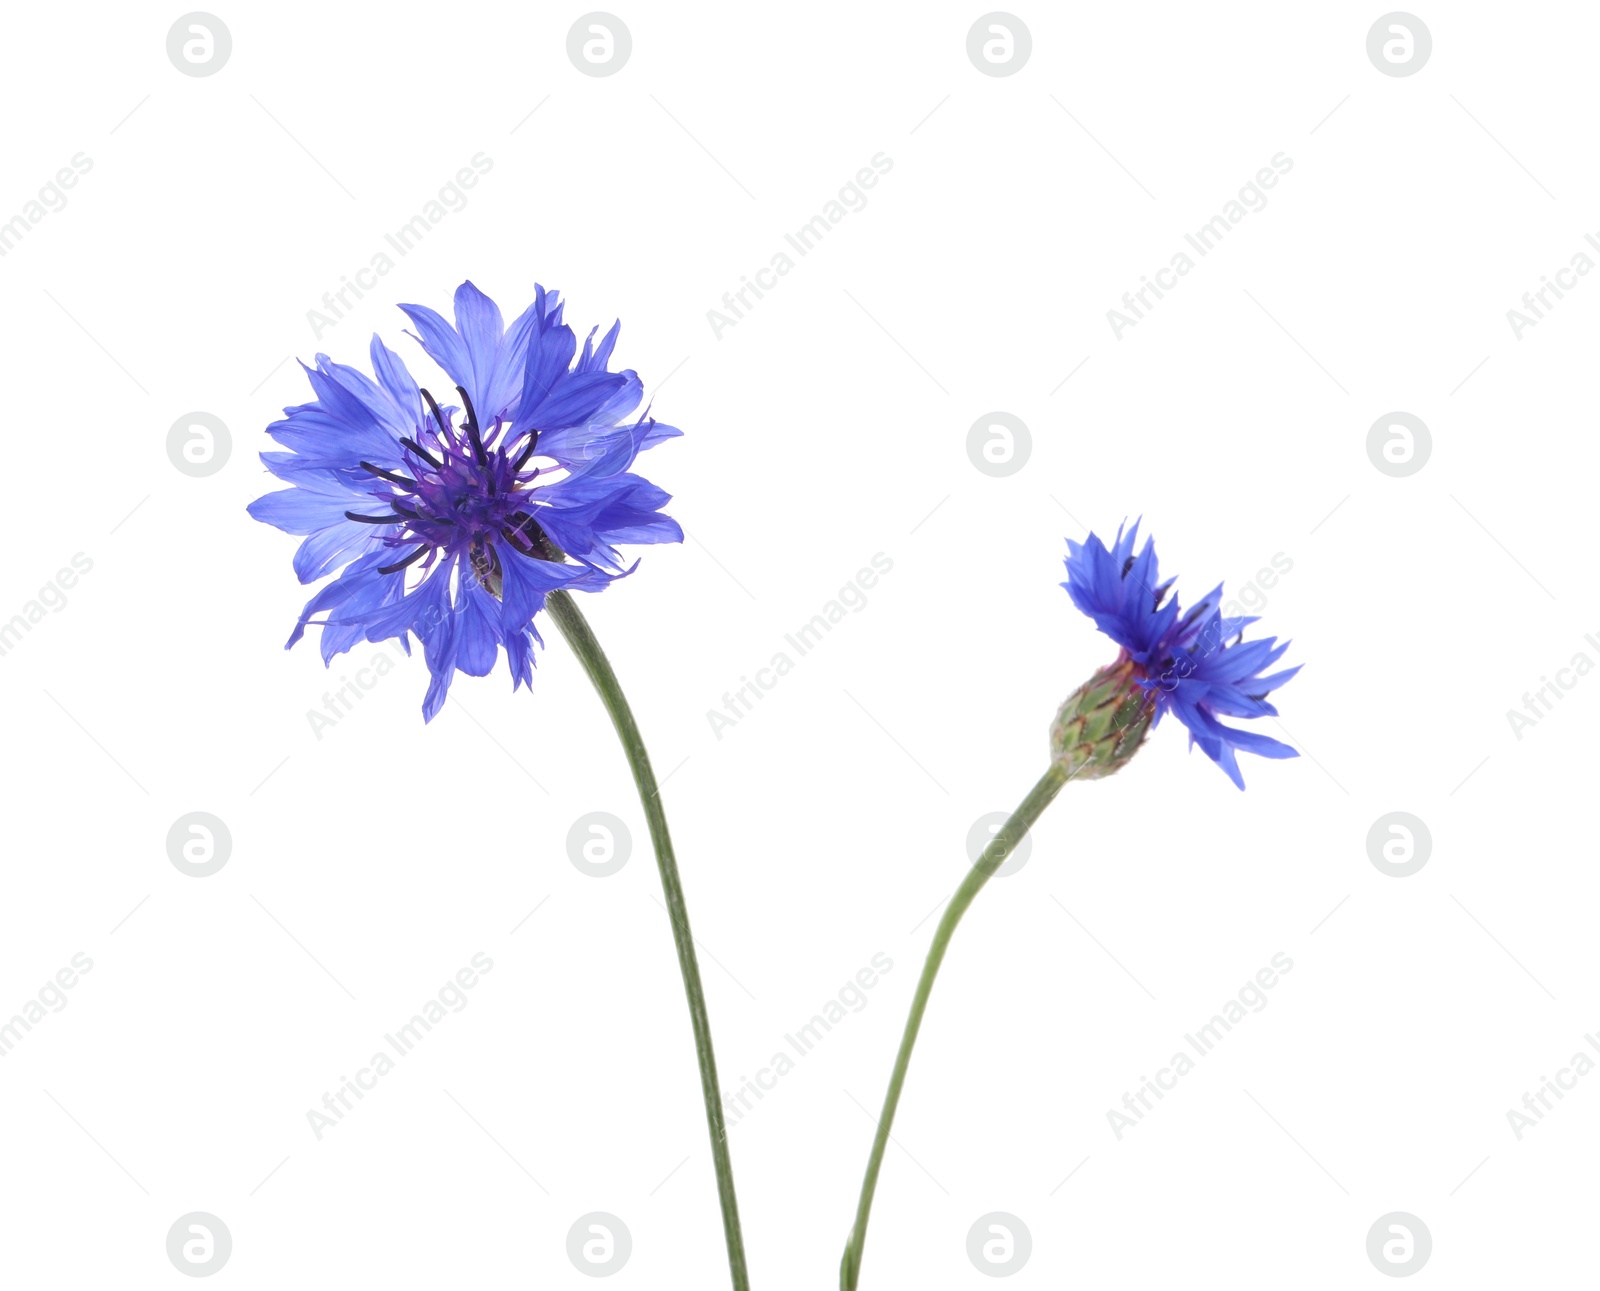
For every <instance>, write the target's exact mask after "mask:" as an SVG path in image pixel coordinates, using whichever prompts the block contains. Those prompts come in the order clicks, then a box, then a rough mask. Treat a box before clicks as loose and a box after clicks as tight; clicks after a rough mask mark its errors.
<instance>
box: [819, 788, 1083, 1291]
mask: <svg viewBox="0 0 1600 1291" xmlns="http://www.w3.org/2000/svg"><path fill="white" fill-rule="evenodd" d="M1066 782H1067V773H1066V772H1065V771H1063V770H1062V769H1061V767H1060V766H1058V765H1057V764H1056V763H1054V762H1052V763H1051V764H1050V767H1049V769H1048V770H1047V771H1046V772H1045V773H1044V774H1043V775H1042V776H1040V777H1039V782H1038V783H1037V784H1035V785H1034V786H1033V788H1032V789H1030V790H1028V796H1027V797H1026V798H1024V799H1023V800H1022V802H1021V803H1020V804H1019V805H1018V806H1017V809H1016V810H1015V811H1014V812H1012V813H1011V818H1010V819H1009V820H1007V821H1006V823H1005V824H1004V825H1002V826H1001V827H1000V829H999V830H998V831H997V832H996V834H995V836H994V838H993V839H992V840H990V843H989V846H988V847H986V848H984V849H983V855H982V856H980V857H979V858H978V860H977V863H976V864H975V865H973V867H972V869H971V870H969V871H968V873H967V876H966V878H964V879H962V881H961V886H960V887H958V888H957V889H956V891H955V895H954V896H952V897H951V898H950V904H949V905H947V906H946V907H945V910H944V917H943V918H941V919H940V920H939V926H938V928H937V929H935V931H934V934H933V945H931V946H929V947H928V959H927V962H926V963H925V964H923V966H922V976H921V977H920V978H918V979H917V993H916V994H915V995H913V996H912V997H911V1013H910V1015H909V1016H908V1017H907V1018H906V1029H905V1034H904V1035H902V1036H901V1037H900V1052H899V1053H898V1054H896V1055H895V1060H894V1073H893V1074H892V1075H891V1076H890V1077H889V1089H888V1092H887V1093H885V1094H884V1096H883V1115H881V1116H880V1117H879V1118H878V1133H877V1135H876V1136H875V1137H874V1138H873V1140H872V1155H871V1156H870V1157H868V1158H867V1174H866V1177H865V1178H864V1179H863V1180H862V1181H861V1200H860V1201H859V1202H857V1203H856V1222H855V1224H854V1226H853V1227H852V1228H851V1229H850V1237H849V1240H848V1241H846V1242H845V1247H844V1259H843V1260H841V1261H840V1263H839V1286H840V1289H841V1291H855V1288H856V1280H857V1279H858V1278H859V1277H860V1276H861V1251H862V1248H863V1247H864V1246H865V1245H866V1243H867V1217H868V1216H869V1215H870V1214H871V1213H872V1194H873V1193H874V1192H875V1191H876V1190H877V1187H878V1170H879V1168H880V1167H881V1166H882V1165H883V1153H884V1150H885V1149H886V1148H887V1147H888V1146H889V1130H890V1128H891V1127H892V1126H893V1125H894V1113H895V1108H896V1107H898V1106H899V1104H900V1090H901V1088H902V1087H903V1086H904V1085H905V1083H906V1069H907V1068H908V1067H910V1065H911V1050H912V1049H913V1048H914V1047H915V1046H916V1043H917V1032H918V1031H920V1030H921V1029H922V1015H923V1013H924V1011H926V1009H927V1007H928V996H929V995H930V994H932V992H933V979H934V978H935V977H937V976H938V975H939V965H940V964H942V963H944V952H945V951H946V949H948V947H949V945H950V937H951V934H953V933H954V932H955V930H956V925H957V924H958V923H960V922H961V916H962V915H964V914H966V912H967V907H968V906H970V905H971V904H972V901H973V898H974V897H976V896H977V895H978V893H979V892H980V891H982V890H983V885H984V884H985V883H987V882H988V881H989V879H990V878H991V877H992V876H993V874H994V872H995V871H996V870H998V869H999V868H1000V867H1001V866H1002V865H1004V864H1005V860H1006V857H1008V856H1010V855H1011V853H1012V850H1013V849H1014V848H1015V847H1016V845H1017V844H1018V843H1020V842H1021V841H1022V840H1023V838H1024V837H1026V836H1027V833H1028V830H1030V829H1031V828H1033V822H1034V821H1036V820H1038V819H1039V817H1040V815H1042V814H1043V812H1044V809H1045V808H1046V807H1048V806H1049V805H1050V804H1051V802H1053V801H1054V800H1055V796H1056V794H1058V793H1059V792H1061V786H1062V785H1064V784H1066Z"/></svg>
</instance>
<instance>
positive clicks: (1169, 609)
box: [1062, 522, 1300, 789]
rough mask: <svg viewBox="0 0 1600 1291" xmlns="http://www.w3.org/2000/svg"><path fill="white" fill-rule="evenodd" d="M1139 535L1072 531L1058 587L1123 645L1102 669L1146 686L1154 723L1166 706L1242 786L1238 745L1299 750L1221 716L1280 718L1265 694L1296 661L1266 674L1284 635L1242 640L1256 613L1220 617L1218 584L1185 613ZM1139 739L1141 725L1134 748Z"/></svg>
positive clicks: (1260, 750) (1281, 752) (1270, 751)
mask: <svg viewBox="0 0 1600 1291" xmlns="http://www.w3.org/2000/svg"><path fill="white" fill-rule="evenodd" d="M1138 533H1139V525H1138V522H1135V523H1134V525H1133V527H1132V528H1131V529H1128V530H1126V532H1124V530H1123V529H1119V530H1118V531H1117V539H1116V542H1115V543H1113V544H1112V545H1111V547H1109V548H1108V547H1107V546H1106V545H1105V543H1104V542H1102V541H1101V540H1100V538H1099V537H1097V536H1096V535H1095V534H1092V533H1091V534H1090V535H1089V540H1088V541H1087V542H1084V543H1077V542H1073V541H1071V540H1070V539H1069V540H1068V542H1067V562H1066V564H1067V581H1066V582H1065V583H1063V584H1062V586H1063V587H1065V588H1066V589H1067V594H1068V595H1069V596H1071V597H1072V603H1073V604H1074V605H1076V606H1077V607H1078V608H1079V609H1080V610H1082V611H1083V613H1084V614H1086V615H1088V616H1089V618H1091V619H1093V620H1094V623H1095V626H1096V627H1098V628H1099V629H1100V631H1102V632H1104V633H1105V634H1106V635H1107V636H1108V637H1110V638H1111V639H1112V640H1113V641H1115V642H1116V643H1117V645H1119V646H1120V647H1121V648H1122V649H1121V653H1120V654H1119V656H1118V659H1117V663H1116V664H1113V665H1112V666H1111V668H1109V669H1106V670H1103V671H1104V673H1105V674H1106V675H1107V678H1108V679H1109V678H1110V674H1112V673H1116V674H1117V675H1118V677H1119V678H1122V679H1123V684H1124V685H1129V686H1137V687H1138V688H1139V689H1140V690H1141V691H1142V692H1143V696H1144V698H1143V702H1142V704H1139V705H1135V706H1134V708H1136V709H1137V710H1139V711H1140V713H1141V715H1142V716H1143V717H1147V718H1148V719H1149V725H1150V726H1151V727H1152V728H1153V727H1155V726H1156V725H1158V724H1159V723H1160V721H1161V719H1162V718H1163V717H1164V716H1165V715H1166V714H1167V713H1169V712H1170V713H1171V714H1172V715H1173V716H1174V717H1176V718H1177V719H1178V721H1180V722H1182V723H1183V725H1184V726H1185V727H1186V728H1187V729H1188V731H1189V742H1190V746H1191V747H1193V746H1194V745H1199V746H1200V749H1201V751H1202V752H1203V753H1205V755H1206V756H1207V757H1209V758H1210V759H1211V760H1212V761H1213V762H1215V763H1216V764H1217V765H1218V766H1220V767H1221V768H1222V769H1223V770H1224V771H1225V772H1227V775H1228V778H1229V779H1230V780H1232V781H1233V782H1234V784H1236V785H1238V786H1239V788H1241V789H1243V788H1244V777H1243V776H1242V775H1240V773H1239V761H1238V756H1237V754H1238V753H1239V752H1241V751H1242V752H1245V753H1255V754H1257V755H1259V756H1261V757H1266V758H1293V757H1298V756H1299V754H1298V752H1296V750H1294V749H1293V748H1291V747H1290V746H1289V745H1287V744H1284V743H1283V742H1282V741H1281V740H1275V739H1273V738H1272V737H1271V736H1268V735H1260V734H1257V733H1256V732H1254V731H1244V730H1240V729H1239V728H1237V727H1234V726H1224V725H1223V724H1222V722H1221V721H1219V720H1218V719H1219V718H1222V717H1273V716H1276V715H1277V712H1278V710H1277V709H1276V708H1274V707H1273V706H1272V705H1271V704H1270V703H1268V702H1267V695H1268V694H1270V693H1271V692H1272V691H1274V690H1276V689H1277V688H1278V687H1279V686H1281V685H1283V683H1284V682H1286V681H1288V680H1289V678H1291V677H1293V676H1294V675H1295V673H1297V672H1299V671H1300V668H1299V667H1298V666H1296V667H1293V668H1285V669H1282V670H1280V671H1278V672H1273V673H1267V671H1266V670H1267V669H1269V668H1271V667H1272V665H1273V664H1275V663H1276V662H1277V661H1278V660H1279V659H1280V658H1281V657H1282V656H1283V653H1284V651H1286V650H1287V649H1288V648H1289V643H1288V642H1287V641H1285V642H1284V643H1283V644H1282V645H1279V644H1278V643H1277V638H1276V637H1266V638H1264V639H1262V640H1259V641H1245V640H1244V639H1243V632H1244V629H1245V628H1247V627H1249V626H1250V624H1252V623H1254V622H1256V621H1257V616H1255V615H1239V616H1236V617H1229V618H1224V617H1223V616H1222V611H1221V608H1220V605H1221V601H1222V585H1221V584H1220V583H1219V584H1218V585H1217V587H1216V588H1215V589H1214V590H1213V591H1212V592H1211V593H1210V595H1208V596H1207V597H1206V598H1205V599H1204V600H1202V601H1201V602H1200V603H1199V604H1198V605H1196V606H1195V607H1194V608H1192V609H1191V610H1189V612H1188V613H1186V614H1185V613H1184V612H1183V611H1182V610H1181V609H1180V608H1179V606H1178V599H1177V597H1176V596H1171V597H1169V596H1168V593H1169V592H1170V591H1171V588H1172V585H1173V582H1174V581H1176V580H1168V581H1167V582H1166V583H1158V581H1157V580H1158V577H1159V575H1158V573H1157V564H1156V553H1155V546H1154V544H1153V543H1152V542H1151V540H1149V539H1148V538H1147V539H1146V540H1145V544H1144V547H1143V548H1142V549H1141V550H1140V551H1139V552H1138V553H1137V554H1135V552H1134V548H1135V547H1136V546H1137V539H1138ZM1263 674H1265V675H1263ZM1152 710H1153V711H1152ZM1142 738H1143V729H1142V726H1141V727H1140V730H1139V734H1138V736H1137V739H1136V740H1135V742H1134V747H1137V742H1138V740H1142ZM1131 752H1132V749H1131V748H1130V749H1128V750H1127V753H1128V754H1129V755H1131Z"/></svg>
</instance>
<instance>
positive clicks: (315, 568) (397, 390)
mask: <svg viewBox="0 0 1600 1291" xmlns="http://www.w3.org/2000/svg"><path fill="white" fill-rule="evenodd" d="M400 308H401V309H402V310H404V311H405V313H406V314H407V316H408V317H409V318H410V319H411V322H412V323H413V324H414V325H415V327H416V329H417V331H416V334H414V339H416V340H417V341H418V342H420V344H421V345H422V348H423V350H424V351H425V352H426V353H427V355H428V357H429V358H431V359H432V360H433V361H434V362H435V363H436V364H437V365H438V366H439V367H440V368H442V369H443V370H444V373H445V375H446V377H447V378H448V380H449V382H450V384H451V385H452V386H453V387H454V389H455V394H456V396H457V397H458V398H459V400H460V404H459V406H457V405H456V404H453V403H445V404H441V403H440V402H439V401H438V400H436V399H435V398H434V397H433V395H432V394H430V393H429V392H428V391H427V390H426V389H424V388H421V387H419V386H418V384H417V382H416V381H415V380H414V379H413V377H412V376H411V374H410V372H408V371H407V370H406V366H405V364H404V363H403V362H402V361H401V359H400V357H399V356H398V355H397V354H395V353H394V352H393V351H392V350H390V349H389V348H388V347H387V346H385V345H384V343H383V342H382V341H381V340H380V339H379V338H378V337H377V336H374V337H373V338H372V350H371V357H372V370H373V376H371V377H369V376H367V375H366V374H365V373H363V372H360V371H358V370H357V369H355V368H352V367H347V366H345V365H344V364H340V363H334V362H333V361H332V360H330V359H329V358H328V356H327V355H325V354H318V355H317V356H316V366H315V367H314V368H313V367H306V368H305V372H306V376H307V377H308V378H309V379H310V382H311V388H312V391H313V392H314V393H315V395H316V398H315V399H314V400H313V401H312V402H311V403H305V404H300V405H299V406H297V407H293V408H286V409H285V410H284V411H285V413H286V414H287V415H286V416H285V417H284V419H283V420H282V421H277V422H274V423H273V424H272V425H270V426H269V427H267V433H268V434H269V435H271V436H272V437H273V438H274V439H275V440H277V441H278V443H280V444H282V445H283V446H284V447H285V448H287V449H288V450H290V451H288V452H272V453H263V454H262V455H261V460H262V461H263V462H264V463H266V466H267V469H268V470H269V471H271V472H272V474H274V475H276V476H277V477H278V478H279V479H281V480H284V481H286V482H287V483H289V484H290V485H292V486H293V487H291V488H288V489H285V490H283V491H281V492H278V493H269V494H267V495H266V496H265V497H262V498H258V499H256V501H254V502H253V503H251V504H250V508H249V509H250V514H251V515H252V516H254V517H255V518H256V519H257V520H263V521H265V522H266V523H268V524H272V525H276V526H277V527H278V528H280V529H283V530H285V531H286V532H288V533H292V534H301V535H304V536H305V541H304V542H302V543H301V544H300V548H299V550H298V551H297V552H296V553H295V557H294V569H295V573H296V574H297V575H299V578H300V581H301V582H302V583H310V582H315V581H316V580H317V579H319V578H322V577H325V576H326V575H328V574H330V573H332V572H334V571H335V570H339V569H341V567H342V572H341V573H340V574H339V576H338V577H337V578H335V579H334V580H333V581H332V582H331V583H329V584H328V585H327V586H325V587H324V588H323V589H322V590H321V591H319V592H318V593H317V594H316V595H315V596H313V597H312V598H311V600H310V601H309V602H308V603H307V604H306V607H305V611H304V612H303V613H302V614H301V615H300V621H299V622H298V623H297V624H296V625H295V629H294V632H293V634H292V635H291V636H290V637H289V641H288V645H289V646H293V645H294V644H295V642H297V641H298V640H299V639H300V638H301V636H302V635H303V634H304V632H305V629H306V627H307V626H308V625H311V624H313V623H315V624H316V625H318V626H320V627H321V628H322V657H323V661H324V662H327V661H329V660H331V659H332V658H333V656H334V655H336V654H339V653H341V652H343V651H345V650H348V649H350V647H351V646H353V645H355V644H356V643H357V642H358V641H382V640H386V639H388V638H395V637H397V638H399V639H400V640H401V642H402V643H403V644H404V645H405V647H406V649H407V651H408V652H409V650H410V636H409V635H408V634H412V635H415V636H416V638H417V639H418V640H419V641H420V642H421V643H422V649H423V655H424V658H425V659H426V660H427V665H428V669H429V671H430V673H431V674H432V684H431V685H430V686H429V687H428V692H427V696H426V698H425V699H424V701H423V705H422V714H423V717H424V718H425V719H426V720H430V721H431V720H432V718H433V716H434V714H435V713H437V712H438V711H439V709H440V707H441V706H442V705H443V703H444V700H445V695H446V693H447V692H448V690H449V687H450V681H451V678H452V677H453V676H454V675H455V672H456V670H457V669H459V670H460V671H462V672H464V673H467V674H469V675H471V676H474V677H482V676H484V675H486V674H487V673H488V672H489V671H490V670H491V669H493V667H494V664H495V660H496V658H497V657H498V654H499V651H500V650H501V649H504V650H505V653H506V659H507V662H508V664H509V666H510V671H511V676H512V685H513V688H515V687H517V686H520V685H522V684H524V683H529V684H531V681H532V669H533V648H534V645H535V644H538V645H541V646H542V645H543V641H542V640H541V638H540V637H539V634H538V632H537V630H536V629H535V628H534V626H533V619H534V616H535V615H536V614H537V613H538V612H539V610H541V609H542V608H544V603H545V597H546V595H547V594H548V593H550V592H552V591H556V590H558V589H562V588H568V589H575V590H581V591H599V590H601V589H602V588H604V587H606V586H607V585H608V584H609V583H610V582H611V581H612V580H614V579H616V578H619V577H621V576H623V575H624V574H627V573H631V572H632V568H633V567H631V566H630V567H628V568H624V567H623V563H622V555H621V553H620V552H619V551H618V550H617V545H618V544H632V543H655V542H681V541H682V539H683V531H682V530H681V529H680V528H679V527H678V524H677V522H676V521H675V520H672V519H671V518H670V517H668V516H666V515H663V514H662V513H661V508H662V507H663V506H664V505H665V504H666V503H667V501H668V500H669V495H668V494H666V493H664V492H663V491H662V490H660V489H659V488H657V487H656V486H655V485H654V484H651V483H650V482H649V481H648V480H646V479H643V478H642V477H640V476H638V475H634V474H632V473H631V472H630V471H629V467H631V466H632V465H633V461H634V458H635V457H637V456H638V454H639V453H641V452H642V451H644V450H645V449H647V448H650V447H652V446H654V445H655V444H658V443H660V442H661V441H662V440H664V439H669V438H671V437H673V436H675V435H678V434H680V433H681V432H680V431H678V430H677V429H675V428H674V427H672V426H666V425H663V424H661V423H660V422H657V421H654V420H652V419H651V418H650V417H649V416H648V414H642V415H640V416H639V417H638V418H636V419H635V420H633V421H631V422H627V421H625V419H626V418H627V417H628V416H629V415H630V414H631V413H632V412H633V410H634V409H635V408H637V407H638V405H639V401H640V398H641V396H642V394H643V390H644V387H643V385H642V383H641V382H640V380H639V377H638V375H637V374H636V373H634V372H633V371H631V370H628V371H623V372H611V371H608V370H607V369H608V366H609V363H610V360H611V352H612V349H613V348H614V347H615V345H616V341H617V332H618V330H619V328H620V326H621V324H620V323H617V324H613V325H612V327H611V330H610V331H608V332H607V333H606V334H605V336H604V337H603V338H602V339H601V340H600V342H599V344H598V345H597V344H596V343H595V332H594V331H591V332H590V333H589V336H588V339H586V340H585V341H584V344H583V351H582V353H581V354H579V353H578V352H577V338H576V337H575V336H574V334H573V332H572V329H571V328H570V327H568V326H567V325H566V324H565V323H563V322H562V319H561V315H562V309H563V303H562V302H561V301H560V300H559V298H558V294H557V293H556V292H553V291H551V292H547V291H545V289H544V288H543V287H536V288H535V298H534V302H533V304H532V305H530V306H529V307H528V308H527V310H526V311H524V312H523V313H522V315H521V316H520V317H518V318H517V319H516V320H515V321H514V322H513V323H512V324H511V326H510V327H509V328H508V327H506V326H505V324H504V322H503V320H502V318H501V314H500V310H499V308H498V307H497V306H496V305H495V303H494V302H493V301H492V300H490V299H489V298H488V297H487V296H485V295H484V294H483V293H482V292H481V291H479V290H478V289H477V288H476V287H475V286H473V284H472V283H470V282H464V283H462V284H461V286H460V287H459V288H458V289H457V290H456V295H455V315H456V321H455V326H454V327H452V326H451V325H450V323H449V322H447V321H446V320H445V319H444V318H442V317H440V315H438V314H437V313H435V312H434V311H433V310H431V309H428V308H426V307H424V306H422V305H402V306H400ZM596 330H598V329H596ZM574 358H576V361H574ZM304 366H305V365H304V364H302V367H304ZM635 564H637V562H635ZM319 614H320V615H322V616H323V617H322V618H320V619H314V618H313V616H315V615H319Z"/></svg>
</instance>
